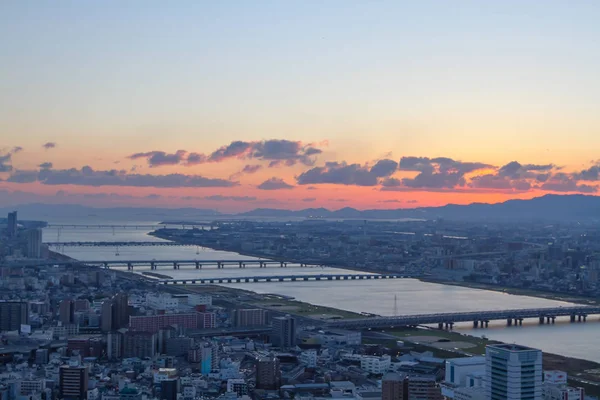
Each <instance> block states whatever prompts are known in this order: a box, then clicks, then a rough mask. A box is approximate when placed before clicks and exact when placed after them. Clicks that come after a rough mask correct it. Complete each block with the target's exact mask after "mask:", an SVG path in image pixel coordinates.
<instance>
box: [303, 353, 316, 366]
mask: <svg viewBox="0 0 600 400" xmlns="http://www.w3.org/2000/svg"><path fill="white" fill-rule="evenodd" d="M317 358H318V356H317V351H316V350H307V351H303V352H302V353H301V354H300V362H301V363H302V364H304V365H306V366H307V367H308V368H316V367H317Z"/></svg>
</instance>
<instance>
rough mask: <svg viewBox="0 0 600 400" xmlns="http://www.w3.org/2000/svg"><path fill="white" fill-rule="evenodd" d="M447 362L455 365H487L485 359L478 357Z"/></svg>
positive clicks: (453, 359) (448, 360)
mask: <svg viewBox="0 0 600 400" xmlns="http://www.w3.org/2000/svg"><path fill="white" fill-rule="evenodd" d="M446 362H448V363H451V364H454V365H477V364H485V357H483V356H476V357H460V358H449V359H447V360H446Z"/></svg>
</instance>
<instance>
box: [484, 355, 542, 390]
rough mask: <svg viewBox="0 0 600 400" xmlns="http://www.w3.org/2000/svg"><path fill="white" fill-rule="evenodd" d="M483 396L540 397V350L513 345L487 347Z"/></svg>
mask: <svg viewBox="0 0 600 400" xmlns="http://www.w3.org/2000/svg"><path fill="white" fill-rule="evenodd" d="M485 359H486V365H485V370H486V371H485V372H486V384H487V387H486V391H487V396H486V398H487V399H491V400H541V399H542V351H541V350H536V349H532V348H529V347H525V346H519V345H515V344H497V345H490V346H487V348H486V351H485Z"/></svg>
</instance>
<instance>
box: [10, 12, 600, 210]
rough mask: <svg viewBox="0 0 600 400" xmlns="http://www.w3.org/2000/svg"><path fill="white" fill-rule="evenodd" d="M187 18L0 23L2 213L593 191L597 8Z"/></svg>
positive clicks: (477, 198) (50, 15) (116, 15)
mask: <svg viewBox="0 0 600 400" xmlns="http://www.w3.org/2000/svg"><path fill="white" fill-rule="evenodd" d="M184 3H186V5H187V7H183V6H182V7H164V5H163V6H161V4H160V3H158V2H149V3H148V5H147V7H141V8H137V9H135V11H134V10H133V9H128V8H126V7H122V6H121V5H120V4H119V3H118V2H107V3H106V4H104V5H102V6H101V5H100V4H98V3H96V4H89V5H84V4H83V3H76V2H75V3H67V2H65V3H61V4H50V3H44V2H42V3H41V4H38V5H37V6H36V7H30V8H27V7H25V6H24V5H23V4H22V3H20V2H6V3H4V4H2V5H1V6H0V14H2V15H3V16H5V22H6V23H4V24H0V37H1V39H0V42H2V48H3V49H4V51H2V54H0V58H1V61H2V65H3V66H4V67H5V68H3V70H4V71H5V72H6V73H3V74H0V87H2V90H1V91H0V104H1V107H0V132H2V134H1V135H0V206H10V205H14V204H20V203H37V202H41V203H49V204H75V203H78V204H85V205H90V206H95V207H111V206H132V207H133V206H144V207H169V208H177V207H197V208H207V209H214V210H218V211H223V212H238V211H246V210H251V209H255V208H287V209H293V210H297V209H303V208H318V207H325V208H329V209H339V208H343V207H353V208H357V209H388V208H389V209H392V208H416V207H430V206H443V205H446V204H469V203H473V202H481V203H497V202H503V201H506V200H510V199H530V198H533V197H538V196H543V195H545V194H587V195H596V194H597V193H598V184H599V181H600V155H599V154H598V149H600V133H599V132H600V117H599V116H598V112H597V105H598V104H600V91H599V90H598V87H599V82H600V81H599V78H598V73H597V71H598V70H599V69H600V58H599V57H598V52H597V51H596V50H597V43H598V41H599V40H600V29H598V26H597V20H596V19H595V18H593V17H592V16H593V15H594V11H596V12H597V11H598V9H597V5H595V4H591V3H590V4H573V5H570V6H569V7H567V5H565V4H561V3H559V2H551V4H544V5H542V4H536V3H530V4H521V3H518V2H511V1H509V2H495V3H490V4H486V5H485V6H484V5H479V6H475V7H473V6H468V5H467V4H466V3H465V4H462V3H461V2H459V3H456V4H455V3H440V2H431V3H430V2H427V1H426V2H418V3H412V4H409V3H406V4H404V3H402V2H383V3H382V4H380V5H379V6H375V5H373V4H369V3H368V2H353V1H351V2H349V3H346V2H343V3H341V2H335V1H334V2H331V3H322V4H321V3H315V2H308V3H305V2H295V3H288V2H280V3H269V4H268V5H267V3H261V4H255V5H254V7H250V6H249V4H237V6H233V4H225V3H215V4H209V3H205V2H184ZM334 5H335V6H334ZM517 5H518V6H517ZM573 9H577V10H573ZM574 11H576V15H577V18H563V17H562V16H564V15H565V13H567V14H569V13H571V12H574ZM569 15H570V14H569ZM596 15H597V14H596ZM474 32H477V34H474ZM557 38H568V39H569V40H559V39H557ZM573 43H576V45H573ZM540 65H544V68H540V67H539V66H540Z"/></svg>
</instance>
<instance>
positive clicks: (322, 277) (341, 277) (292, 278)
mask: <svg viewBox="0 0 600 400" xmlns="http://www.w3.org/2000/svg"><path fill="white" fill-rule="evenodd" d="M403 278H412V276H409V275H400V274H318V275H317V274H315V275H263V276H240V277H238V276H236V277H225V278H188V279H161V280H157V282H158V283H160V284H163V285H194V284H199V283H212V284H214V283H258V282H297V281H349V280H365V279H370V280H378V279H403Z"/></svg>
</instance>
